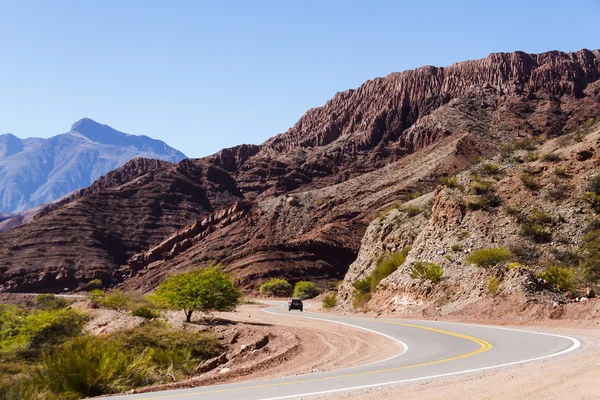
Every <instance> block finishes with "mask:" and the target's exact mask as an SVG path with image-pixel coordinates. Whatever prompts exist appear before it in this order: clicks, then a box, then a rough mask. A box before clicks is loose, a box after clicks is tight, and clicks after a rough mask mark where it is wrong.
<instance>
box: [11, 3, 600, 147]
mask: <svg viewBox="0 0 600 400" xmlns="http://www.w3.org/2000/svg"><path fill="white" fill-rule="evenodd" d="M599 21H600V2H599V1H597V0H596V1H591V0H578V1H529V0H519V1H485V0H481V1H457V0H454V1H410V2H409V1H400V0H396V1H366V0H365V1H352V0H341V1H333V0H320V1H312V0H295V1H292V0H280V1H266V0H256V1H251V0H245V1H242V0H240V1H221V0H219V1H200V0H197V1H193V0H189V1H184V0H180V1H167V0H164V1H148V0H144V1H138V0H118V1H112V0H102V1H91V0H90V1H86V0H72V1H71V0H54V1H50V0H44V1H42V0H40V1H27V0H14V1H7V0H0V55H1V56H0V133H6V132H11V133H14V134H15V135H17V136H19V137H29V136H41V137H48V136H52V135H55V134H59V133H63V132H66V131H68V130H69V128H70V126H71V124H72V123H73V122H75V121H76V120H78V119H80V118H82V117H90V118H92V119H95V120H96V121H98V122H102V123H104V124H108V125H111V126H112V127H114V128H116V129H118V130H121V131H124V132H128V133H134V134H146V135H149V136H152V137H155V138H159V139H162V140H165V141H166V142H167V143H169V144H170V145H172V146H174V147H176V148H178V149H179V150H182V151H183V152H184V153H186V154H187V155H188V156H192V157H199V156H204V155H208V154H211V153H213V152H215V151H218V150H219V149H221V148H223V147H230V146H234V145H237V144H240V143H261V142H263V141H264V140H266V139H268V138H269V137H271V136H273V135H275V134H277V133H281V132H284V131H286V130H287V129H288V128H289V127H290V126H292V125H293V124H294V123H295V122H296V121H297V120H298V118H300V117H301V116H302V114H303V113H304V112H305V111H306V110H307V109H309V108H311V107H317V106H321V105H323V104H324V103H325V102H326V101H327V100H328V99H329V98H331V97H332V96H333V95H334V94H335V92H338V91H341V90H346V89H349V88H355V87H357V86H359V85H360V84H361V83H363V82H364V81H366V80H368V79H371V78H374V77H378V76H385V75H387V74H389V73H390V72H394V71H402V70H405V69H411V68H416V67H419V66H422V65H437V66H444V65H448V64H451V63H453V62H457V61H462V60H466V59H473V58H482V57H485V56H486V55H487V54H489V53H491V52H499V51H515V50H523V51H527V52H542V51H547V50H554V49H558V50H563V51H572V50H579V49H581V48H590V49H594V48H600V23H599Z"/></svg>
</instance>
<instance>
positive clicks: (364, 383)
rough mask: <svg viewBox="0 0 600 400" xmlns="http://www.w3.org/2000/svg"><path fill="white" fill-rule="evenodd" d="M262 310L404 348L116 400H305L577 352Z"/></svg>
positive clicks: (536, 337)
mask: <svg viewBox="0 0 600 400" xmlns="http://www.w3.org/2000/svg"><path fill="white" fill-rule="evenodd" d="M263 311H265V312H269V313H273V314H281V315H282V317H281V318H288V317H292V318H298V317H300V318H311V319H314V320H315V323H323V322H321V321H329V322H333V323H340V324H346V325H352V326H355V327H357V328H358V329H366V330H371V331H374V332H377V333H379V334H382V335H385V336H388V337H390V338H392V339H393V340H397V341H399V342H401V343H402V344H403V348H404V350H403V351H402V352H401V353H400V354H398V355H396V356H394V357H392V358H390V359H387V360H383V361H379V362H376V363H372V364H368V365H363V366H359V367H353V368H345V369H339V370H335V371H329V372H320V373H312V374H306V375H298V376H292V377H287V378H278V379H268V380H257V381H249V382H242V383H234V384H227V385H216V386H207V387H200V388H194V389H180V390H170V391H163V392H155V393H143V394H136V395H128V396H117V397H116V398H117V399H127V400H134V399H137V400H141V399H146V400H151V399H152V400H156V399H183V400H196V399H211V400H232V399H240V400H242V399H243V400H254V399H262V400H276V399H295V398H306V397H309V396H311V395H319V394H325V393H335V392H342V391H348V390H353V389H359V388H366V387H373V386H380V385H390V384H397V383H403V382H411V381H418V380H424V379H432V378H437V377H443V376H450V375H457V374H462V373H469V372H475V371H482V370H486V369H491V368H497V367H500V366H508V365H514V364H520V363H523V362H528V361H534V360H540V359H544V358H549V357H554V356H558V355H561V354H564V353H567V352H570V351H573V350H576V349H577V348H578V347H579V346H580V343H579V341H578V340H577V339H574V338H569V337H565V336H557V335H549V334H543V333H534V332H526V331H518V330H511V329H504V328H496V327H490V326H482V325H467V324H454V323H448V322H434V321H411V320H396V319H379V318H378V319H369V318H359V317H342V316H334V315H325V314H319V313H313V312H307V311H305V312H304V313H300V312H297V311H296V312H295V311H292V312H288V311H287V310H284V308H283V307H281V306H274V307H269V308H266V309H264V310H263Z"/></svg>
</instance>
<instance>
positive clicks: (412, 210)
mask: <svg viewBox="0 0 600 400" xmlns="http://www.w3.org/2000/svg"><path fill="white" fill-rule="evenodd" d="M405 210H406V214H408V216H409V217H414V216H416V215H419V214H420V213H421V211H422V210H421V209H420V208H419V207H417V206H413V205H410V206H408V207H406V209H405Z"/></svg>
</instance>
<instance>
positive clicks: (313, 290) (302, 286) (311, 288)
mask: <svg viewBox="0 0 600 400" xmlns="http://www.w3.org/2000/svg"><path fill="white" fill-rule="evenodd" d="M319 293H321V291H320V290H319V288H318V287H317V285H315V284H314V283H312V282H308V281H300V282H298V283H296V285H295V286H294V297H298V298H299V299H301V300H305V299H312V298H313V297H317V296H318V295H319Z"/></svg>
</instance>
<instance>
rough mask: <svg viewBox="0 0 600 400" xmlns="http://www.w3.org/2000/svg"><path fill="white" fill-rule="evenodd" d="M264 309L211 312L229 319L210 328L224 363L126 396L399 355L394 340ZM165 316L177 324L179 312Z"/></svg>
mask: <svg viewBox="0 0 600 400" xmlns="http://www.w3.org/2000/svg"><path fill="white" fill-rule="evenodd" d="M264 307H265V306H264V305H242V306H240V307H238V310H237V311H235V312H231V313H215V314H214V316H215V317H216V318H220V319H223V320H228V321H230V323H229V324H225V325H222V326H218V327H216V329H215V330H216V331H217V332H219V333H220V334H221V336H222V337H223V339H224V340H225V341H226V342H228V343H230V344H229V350H228V352H227V359H228V361H226V362H224V363H222V364H220V365H218V367H216V368H214V369H211V370H210V371H208V372H205V373H203V374H200V375H198V376H196V377H194V378H191V379H187V380H185V381H179V382H174V383H172V384H168V385H159V386H153V387H148V388H139V389H136V390H135V391H132V392H130V393H140V392H149V391H158V390H167V389H174V388H187V387H197V386H207V385H215V384H223V383H232V382H239V381H247V380H256V379H267V378H277V377H282V376H290V375H299V374H306V373H311V372H319V371H327V370H332V369H339V368H346V367H353V366H357V365H361V364H367V363H371V362H375V361H379V360H383V359H386V358H389V357H392V356H394V355H396V354H398V353H399V352H401V351H403V348H402V346H401V345H400V344H399V343H398V342H396V341H393V340H391V339H389V338H387V337H384V336H382V335H378V334H376V333H372V332H368V331H364V330H360V329H357V328H352V327H349V326H346V325H340V324H336V323H333V322H324V321H318V322H316V321H315V320H311V319H305V318H293V317H292V318H287V317H281V316H278V315H272V314H268V313H265V312H263V311H262V308H264ZM293 314H296V313H293ZM297 314H298V315H297V316H304V315H301V314H300V313H299V312H297ZM168 317H169V320H170V322H171V324H172V325H173V326H177V324H178V323H180V322H182V321H180V320H182V318H183V313H172V314H169V315H168ZM265 336H267V337H268V342H267V344H266V345H264V346H261V347H260V348H256V347H257V346H256V343H258V342H260V341H261V340H263V338H264V337H265ZM232 341H233V343H231V342H232Z"/></svg>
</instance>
